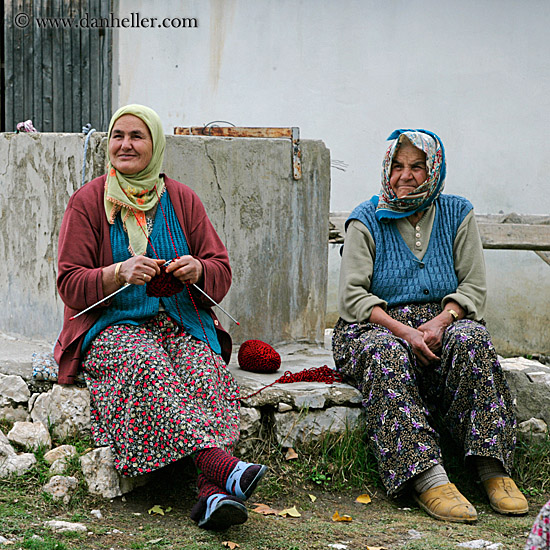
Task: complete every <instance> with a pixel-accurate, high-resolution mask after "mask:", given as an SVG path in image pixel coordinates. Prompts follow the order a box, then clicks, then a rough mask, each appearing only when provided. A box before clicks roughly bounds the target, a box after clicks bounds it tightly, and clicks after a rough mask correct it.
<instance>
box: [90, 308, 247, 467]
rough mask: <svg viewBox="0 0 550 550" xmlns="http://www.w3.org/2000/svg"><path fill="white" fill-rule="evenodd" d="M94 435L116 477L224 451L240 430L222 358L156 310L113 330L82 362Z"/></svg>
mask: <svg viewBox="0 0 550 550" xmlns="http://www.w3.org/2000/svg"><path fill="white" fill-rule="evenodd" d="M82 367H83V370H84V376H85V379H86V384H87V386H88V388H89V390H90V398H91V417H92V435H93V437H94V439H95V442H96V444H97V445H100V446H101V445H109V446H110V447H111V449H112V450H113V452H114V456H115V467H116V468H117V470H119V471H120V473H121V474H124V475H127V476H136V475H139V474H142V473H145V472H151V471H153V470H156V469H158V468H161V467H162V466H165V465H167V464H168V463H170V462H173V461H175V460H178V459H180V458H183V457H184V456H187V455H190V454H192V453H194V452H196V451H199V450H201V449H208V448H211V447H220V448H222V449H225V450H227V451H230V450H231V449H232V448H233V447H234V445H235V444H236V442H237V440H238V437H239V429H240V403H239V387H238V385H237V383H236V382H235V380H234V379H233V377H232V375H231V373H230V372H229V370H228V369H227V366H226V365H225V363H224V361H223V359H222V358H221V357H220V356H219V355H217V354H215V353H214V352H212V351H211V350H210V348H209V347H208V346H207V345H206V344H205V343H204V342H201V341H199V340H197V339H196V338H194V337H192V336H190V335H188V334H187V333H185V332H184V331H181V330H180V328H179V326H178V325H177V324H176V323H175V322H174V321H173V320H172V319H171V318H170V317H169V316H168V315H167V314H166V313H159V314H158V315H157V316H156V317H154V318H153V319H151V320H149V321H148V322H146V323H144V324H142V325H139V326H134V325H113V326H110V327H107V328H106V329H105V330H103V331H102V332H101V333H100V334H99V335H98V336H97V337H96V338H95V339H94V340H93V342H92V345H91V346H90V349H89V350H88V352H87V354H86V357H85V360H84V362H83V364H82Z"/></svg>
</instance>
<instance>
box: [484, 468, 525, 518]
mask: <svg viewBox="0 0 550 550" xmlns="http://www.w3.org/2000/svg"><path fill="white" fill-rule="evenodd" d="M483 486H484V487H485V491H486V492H487V496H488V497H489V503H490V504H491V508H492V509H493V510H495V512H498V513H499V514H506V515H508V516H520V515H522V514H526V513H527V512H528V511H529V504H527V500H526V498H525V497H524V496H523V494H522V493H521V491H520V490H519V489H518V488H517V485H516V484H515V483H514V480H513V479H512V478H510V477H492V478H491V479H488V480H486V481H484V482H483Z"/></svg>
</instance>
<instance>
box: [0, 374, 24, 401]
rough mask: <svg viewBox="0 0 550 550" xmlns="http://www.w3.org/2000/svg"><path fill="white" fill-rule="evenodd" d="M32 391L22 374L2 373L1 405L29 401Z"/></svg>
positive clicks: (0, 384)
mask: <svg viewBox="0 0 550 550" xmlns="http://www.w3.org/2000/svg"><path fill="white" fill-rule="evenodd" d="M30 396H31V392H30V391H29V388H28V386H27V383H26V382H25V380H23V378H21V376H16V375H15V374H12V375H5V374H1V373H0V407H5V406H9V405H14V404H17V403H27V402H28V401H29V398H30Z"/></svg>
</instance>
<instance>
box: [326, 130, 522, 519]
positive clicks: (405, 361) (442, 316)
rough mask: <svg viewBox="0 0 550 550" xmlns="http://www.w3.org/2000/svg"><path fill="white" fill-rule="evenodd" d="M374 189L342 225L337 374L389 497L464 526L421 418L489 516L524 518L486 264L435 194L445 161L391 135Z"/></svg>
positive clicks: (477, 244) (461, 504)
mask: <svg viewBox="0 0 550 550" xmlns="http://www.w3.org/2000/svg"><path fill="white" fill-rule="evenodd" d="M388 139H389V140H391V143H390V146H389V147H388V150H387V152H386V155H385V158H384V162H383V170H382V188H381V190H380V194H379V195H378V196H374V197H373V198H372V199H370V200H368V201H365V202H363V203H362V204H360V205H359V206H358V207H357V208H355V210H354V211H353V212H352V214H351V216H350V217H349V219H348V221H347V222H346V242H345V246H344V249H343V255H342V264H341V270H340V287H339V310H340V319H339V320H338V323H337V324H336V327H335V329H334V336H333V351H334V358H335V363H336V366H337V368H338V369H339V370H340V371H341V372H342V373H343V374H344V375H345V376H346V377H347V378H348V379H349V380H350V381H351V383H353V384H354V385H355V386H356V387H357V388H358V389H359V390H360V391H361V392H362V394H363V405H364V409H365V413H366V425H367V431H368V436H369V443H370V445H371V447H372V449H373V451H374V453H375V455H376V457H377V460H378V468H379V472H380V475H381V477H382V480H383V482H384V485H385V487H386V489H387V491H388V493H389V494H391V495H395V494H397V493H399V492H400V491H402V490H403V489H405V488H407V489H411V490H412V492H413V495H414V497H415V499H416V501H417V502H418V504H419V505H420V506H421V507H422V508H423V509H424V510H425V511H426V512H427V513H428V514H430V515H431V516H433V517H435V518H437V519H440V520H447V521H456V522H473V521H475V520H476V519H477V512H476V510H475V508H474V507H473V506H472V505H471V504H470V503H469V502H468V500H467V499H466V498H465V497H464V496H463V495H462V494H461V493H460V492H459V491H458V489H457V488H456V487H455V485H453V484H452V483H450V481H449V479H448V477H447V473H446V471H445V469H444V466H443V463H442V457H441V450H440V447H439V437H438V434H437V433H436V431H435V429H434V425H435V424H434V422H432V419H439V420H440V421H441V422H440V424H441V425H442V426H446V427H447V428H448V429H449V431H450V433H451V435H452V437H453V438H454V441H455V442H456V443H457V445H458V446H459V448H460V449H461V450H462V452H463V456H464V457H465V460H466V461H467V462H471V463H472V465H473V466H475V467H476V468H477V473H478V475H479V478H480V481H481V482H482V485H483V487H484V488H485V491H486V492H487V495H488V497H489V502H490V504H491V506H492V508H493V509H494V510H496V511H497V512H500V513H502V514H525V513H526V512H527V511H528V505H527V501H526V500H525V498H524V497H523V495H522V494H521V492H520V491H519V490H518V489H517V487H516V485H515V484H514V482H513V480H512V479H511V478H510V477H509V475H510V469H511V466H512V458H513V451H514V446H515V427H516V420H515V417H514V413H513V411H512V399H511V397H510V392H509V389H508V387H507V385H506V380H505V378H504V375H503V373H502V369H501V367H500V365H499V362H498V358H497V354H496V352H495V349H494V348H493V345H492V343H491V339H490V336H489V333H488V331H487V329H486V328H485V326H484V323H483V320H482V316H483V310H484V306H485V295H486V286H485V266H484V260H483V250H482V245H481V239H480V237H479V232H478V229H477V226H476V221H475V217H474V214H473V208H472V205H471V204H470V203H469V202H468V201H467V200H466V199H464V198H462V197H458V196H455V195H444V194H442V191H443V186H444V183H445V175H446V164H445V151H444V148H443V144H442V142H441V140H440V139H439V137H438V136H437V135H435V134H434V133H432V132H429V131H426V130H396V131H395V132H393V133H392V134H391V135H390V137H389V138H388Z"/></svg>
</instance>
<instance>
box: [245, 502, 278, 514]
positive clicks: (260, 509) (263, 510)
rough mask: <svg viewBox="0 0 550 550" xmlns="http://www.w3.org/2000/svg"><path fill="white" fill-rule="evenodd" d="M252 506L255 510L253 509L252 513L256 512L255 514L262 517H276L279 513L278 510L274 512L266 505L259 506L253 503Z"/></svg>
mask: <svg viewBox="0 0 550 550" xmlns="http://www.w3.org/2000/svg"><path fill="white" fill-rule="evenodd" d="M254 506H256V508H254V509H253V510H252V511H253V512H256V513H257V514H263V515H264V516H276V515H277V514H278V513H279V510H275V509H274V508H271V506H268V505H267V504H260V503H258V502H255V503H254Z"/></svg>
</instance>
